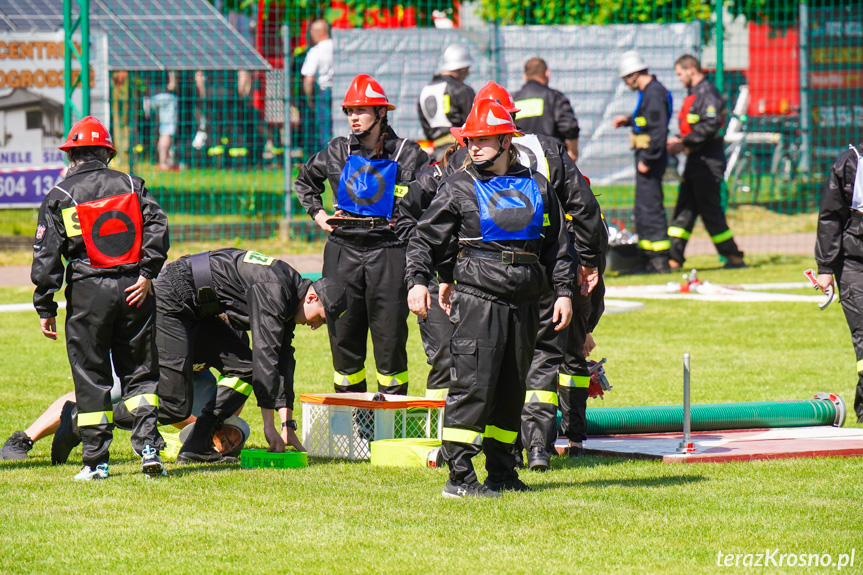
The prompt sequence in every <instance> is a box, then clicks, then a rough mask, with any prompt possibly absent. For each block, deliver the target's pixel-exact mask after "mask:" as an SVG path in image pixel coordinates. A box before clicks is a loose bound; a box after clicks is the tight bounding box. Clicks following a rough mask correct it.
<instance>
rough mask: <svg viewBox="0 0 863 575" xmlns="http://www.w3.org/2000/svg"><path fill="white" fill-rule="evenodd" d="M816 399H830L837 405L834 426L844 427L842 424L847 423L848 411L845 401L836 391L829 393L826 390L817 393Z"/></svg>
mask: <svg viewBox="0 0 863 575" xmlns="http://www.w3.org/2000/svg"><path fill="white" fill-rule="evenodd" d="M815 399H823V400H825V401H829V402H831V403H832V404H833V405H834V406H835V407H836V417H835V418H834V419H833V427H842V424H843V423H845V414H846V413H847V410H846V408H845V401H844V400H843V399H842V398H841V397H839V396H838V395H836V394H835V393H827V392H825V391H820V392H818V393H816V394H815Z"/></svg>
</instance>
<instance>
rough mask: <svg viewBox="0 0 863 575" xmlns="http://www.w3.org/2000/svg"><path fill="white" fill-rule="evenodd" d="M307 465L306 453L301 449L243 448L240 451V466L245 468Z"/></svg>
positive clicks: (285, 467) (283, 467)
mask: <svg viewBox="0 0 863 575" xmlns="http://www.w3.org/2000/svg"><path fill="white" fill-rule="evenodd" d="M308 465H309V457H308V454H307V453H304V452H302V451H285V452H284V453H270V452H269V451H267V450H266V449H244V450H242V451H241V452H240V467H245V468H253V467H263V468H274V469H292V468H298V467H308Z"/></svg>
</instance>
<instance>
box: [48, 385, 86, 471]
mask: <svg viewBox="0 0 863 575" xmlns="http://www.w3.org/2000/svg"><path fill="white" fill-rule="evenodd" d="M77 420H78V406H77V405H76V404H75V403H73V402H71V401H67V402H66V403H65V404H64V405H63V410H62V411H60V426H59V427H58V428H57V431H56V432H54V440H53V441H52V442H51V464H52V465H58V464H60V463H66V460H67V459H69V454H70V453H72V450H73V449H75V447H77V446H78V444H79V443H81V434H80V432H79V431H78V424H77Z"/></svg>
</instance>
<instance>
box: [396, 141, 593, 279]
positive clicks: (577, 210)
mask: <svg viewBox="0 0 863 575" xmlns="http://www.w3.org/2000/svg"><path fill="white" fill-rule="evenodd" d="M531 136H535V137H536V138H537V140H538V141H539V144H540V147H541V148H542V152H543V154H544V155H545V157H544V158H536V157H535V155H536V154H534V153H533V152H532V151H531V150H530V148H528V147H527V146H522V148H520V149H523V150H524V151H525V152H526V153H527V155H528V156H529V157H530V162H531V165H530V166H529V167H531V168H532V169H533V170H534V171H540V173H542V174H543V175H545V170H544V169H541V168H540V167H539V164H544V165H546V166H547V167H548V169H547V171H548V177H547V179H548V181H549V183H550V184H551V187H552V189H553V190H554V192H555V194H556V195H557V199H558V201H559V202H560V204H561V207H562V208H563V211H564V214H565V215H566V228H567V230H569V232H570V233H571V234H573V235H574V237H575V242H574V243H575V249H576V251H577V252H578V256H579V261H580V263H581V264H582V265H584V266H586V267H591V268H595V267H599V261H600V259H601V258H604V257H605V253H606V251H607V250H608V232H607V230H606V228H605V223H604V222H603V221H602V213H601V211H600V208H599V202H597V200H596V197H595V196H594V195H593V192H592V191H591V189H590V184H589V183H588V181H587V178H585V177H584V175H583V174H582V173H581V171H580V170H579V169H578V166H576V164H575V162H573V161H572V159H571V158H570V157H569V155H568V154H567V153H566V148H564V147H563V145H561V144H560V143H559V142H558V141H557V140H554V139H552V138H550V137H548V136H543V135H540V134H527V135H526V138H529V137H531ZM516 143H517V144H518V140H516ZM466 157H467V148H461V149H459V150H458V151H456V152H455V153H454V154H453V155H452V156H451V157H450V161H449V163H448V164H447V170H448V171H450V170H451V171H450V173H452V171H455V170H457V169H458V168H460V167H461V166H462V164H463V163H464V160H465V158H466ZM520 157H521V156H520ZM412 192H413V188H411V193H412ZM409 195H410V193H409Z"/></svg>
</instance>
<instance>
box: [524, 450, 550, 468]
mask: <svg viewBox="0 0 863 575" xmlns="http://www.w3.org/2000/svg"><path fill="white" fill-rule="evenodd" d="M548 459H549V457H548V452H547V451H546V450H545V449H543V448H542V447H531V448H530V449H529V450H528V451H527V468H528V469H530V470H531V471H548V468H549V463H548Z"/></svg>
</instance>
